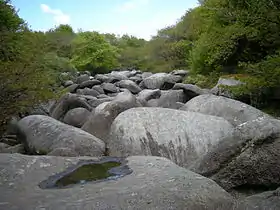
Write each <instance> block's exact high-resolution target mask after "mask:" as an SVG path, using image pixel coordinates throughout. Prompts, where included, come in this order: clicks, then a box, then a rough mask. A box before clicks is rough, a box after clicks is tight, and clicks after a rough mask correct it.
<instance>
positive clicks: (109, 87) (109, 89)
mask: <svg viewBox="0 0 280 210" xmlns="http://www.w3.org/2000/svg"><path fill="white" fill-rule="evenodd" d="M101 87H102V88H103V90H104V92H105V93H117V92H119V91H118V88H117V87H116V85H114V84H112V83H103V84H101Z"/></svg>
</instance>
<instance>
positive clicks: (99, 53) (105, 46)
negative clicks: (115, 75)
mask: <svg viewBox="0 0 280 210" xmlns="http://www.w3.org/2000/svg"><path fill="white" fill-rule="evenodd" d="M72 48H73V50H72V60H71V62H72V63H73V64H74V65H75V66H76V68H77V69H79V70H90V71H93V72H94V73H97V72H108V71H110V70H111V69H112V68H115V67H117V66H118V63H117V57H118V49H117V48H116V47H114V46H112V45H111V44H110V43H109V42H107V41H106V40H105V37H104V36H103V35H101V34H99V33H97V32H80V33H78V34H77V35H76V37H75V39H74V40H73V42H72Z"/></svg>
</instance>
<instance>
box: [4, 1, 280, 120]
mask: <svg viewBox="0 0 280 210" xmlns="http://www.w3.org/2000/svg"><path fill="white" fill-rule="evenodd" d="M199 2H200V6H198V7H196V8H194V9H191V10H188V11H186V13H185V15H183V16H182V17H181V18H180V19H179V20H178V22H177V23H176V24H174V25H171V26H169V27H167V28H164V29H161V30H159V31H158V33H157V35H156V36H154V37H152V39H151V40H149V41H147V40H144V39H139V38H137V37H134V36H129V35H124V36H121V37H120V36H116V35H115V34H109V33H108V34H100V33H98V32H95V31H91V32H89V31H78V32H75V31H74V30H73V29H72V27H71V26H70V25H59V26H57V27H55V28H53V29H50V30H48V31H47V32H36V31H32V30H31V29H30V28H29V27H28V25H27V23H25V21H24V20H23V19H22V18H20V17H19V16H18V14H17V11H16V10H15V8H14V7H13V6H12V4H11V2H10V1H9V0H0V59H1V60H0V86H1V92H0V103H1V107H0V112H1V115H2V116H1V122H0V124H1V125H2V124H4V123H5V122H6V121H7V119H8V118H9V117H10V116H11V115H15V114H16V113H17V112H21V111H23V110H25V109H26V108H28V107H30V106H31V105H34V104H38V103H41V102H42V101H45V100H48V99H50V98H54V97H57V96H59V93H58V92H54V90H56V91H59V88H58V87H59V86H60V85H61V84H60V81H59V80H58V79H57V78H58V75H59V74H60V73H61V72H65V71H68V72H73V71H76V70H79V71H84V70H88V71H90V72H91V73H93V74H95V73H105V72H108V71H110V70H112V69H116V68H127V67H131V68H136V69H142V70H148V71H153V72H168V71H171V70H173V69H175V68H187V69H189V70H191V76H190V77H189V78H188V79H187V81H186V82H188V83H193V84H198V85H200V86H203V87H208V88H210V87H212V86H213V85H214V84H215V82H216V81H217V79H218V78H219V77H220V76H222V75H224V76H225V75H228V76H230V77H235V78H236V79H240V80H243V81H245V83H246V85H244V86H243V87H239V88H236V89H233V90H232V91H233V92H234V93H235V94H237V95H238V94H244V93H246V94H248V93H252V94H253V93H257V95H258V97H260V98H262V100H263V101H265V102H266V104H267V103H270V102H271V99H272V95H273V94H272V93H273V92H274V90H275V89H277V88H278V89H279V87H280V27H279V25H280V3H279V1H278V0H269V1H266V0H258V1H255V0H203V1H199ZM234 75H238V76H234ZM254 100H255V99H254ZM256 105H258V103H257V104H256Z"/></svg>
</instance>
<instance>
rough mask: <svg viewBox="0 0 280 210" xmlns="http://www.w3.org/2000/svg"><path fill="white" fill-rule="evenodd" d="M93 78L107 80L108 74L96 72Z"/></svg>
mask: <svg viewBox="0 0 280 210" xmlns="http://www.w3.org/2000/svg"><path fill="white" fill-rule="evenodd" d="M94 78H95V79H97V80H99V81H100V82H102V83H103V82H108V81H109V79H110V78H109V77H108V76H106V75H104V74H96V75H95V76H94Z"/></svg>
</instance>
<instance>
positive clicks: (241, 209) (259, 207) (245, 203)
mask: <svg viewBox="0 0 280 210" xmlns="http://www.w3.org/2000/svg"><path fill="white" fill-rule="evenodd" d="M278 209H280V188H278V189H277V190H271V191H267V192H263V193H258V194H256V195H253V196H249V197H247V198H245V199H242V200H241V201H239V205H238V207H237V208H234V210H278Z"/></svg>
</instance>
